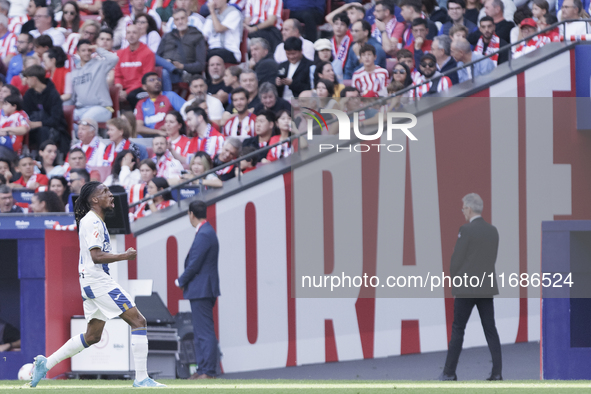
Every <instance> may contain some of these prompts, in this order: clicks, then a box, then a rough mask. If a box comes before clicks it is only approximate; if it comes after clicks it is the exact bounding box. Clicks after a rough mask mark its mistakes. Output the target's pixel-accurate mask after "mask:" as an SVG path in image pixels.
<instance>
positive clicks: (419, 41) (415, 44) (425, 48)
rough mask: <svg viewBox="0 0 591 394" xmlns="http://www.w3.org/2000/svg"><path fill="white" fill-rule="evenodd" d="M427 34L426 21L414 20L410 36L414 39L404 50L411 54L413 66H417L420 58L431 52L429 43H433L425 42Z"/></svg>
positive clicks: (427, 25) (427, 26)
mask: <svg viewBox="0 0 591 394" xmlns="http://www.w3.org/2000/svg"><path fill="white" fill-rule="evenodd" d="M428 34H429V24H428V22H427V20H426V19H422V18H416V19H414V20H413V21H412V35H413V37H414V39H413V40H412V42H411V43H410V44H409V45H407V46H405V47H404V49H408V50H409V51H411V52H412V54H413V57H414V59H415V64H419V63H420V60H421V57H422V56H423V55H424V54H425V53H429V52H430V51H431V43H432V42H433V41H432V40H427V35H428Z"/></svg>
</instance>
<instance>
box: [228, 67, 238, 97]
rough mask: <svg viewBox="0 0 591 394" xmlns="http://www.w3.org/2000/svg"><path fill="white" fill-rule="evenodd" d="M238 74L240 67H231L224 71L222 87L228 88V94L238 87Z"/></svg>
mask: <svg viewBox="0 0 591 394" xmlns="http://www.w3.org/2000/svg"><path fill="white" fill-rule="evenodd" d="M240 74H242V69H241V68H240V66H231V67H228V68H227V69H226V71H224V86H225V87H226V88H230V89H231V90H230V92H231V91H232V90H234V89H236V88H239V87H240ZM230 99H231V98H230Z"/></svg>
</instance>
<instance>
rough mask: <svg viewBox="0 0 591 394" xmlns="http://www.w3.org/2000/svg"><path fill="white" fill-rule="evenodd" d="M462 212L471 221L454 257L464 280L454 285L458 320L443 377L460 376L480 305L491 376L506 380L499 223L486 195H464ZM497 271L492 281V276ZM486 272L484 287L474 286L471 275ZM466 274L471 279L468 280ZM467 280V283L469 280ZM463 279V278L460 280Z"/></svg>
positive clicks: (463, 229) (453, 267)
mask: <svg viewBox="0 0 591 394" xmlns="http://www.w3.org/2000/svg"><path fill="white" fill-rule="evenodd" d="M462 201H463V203H464V205H463V207H462V212H463V214H464V217H465V218H466V221H467V222H468V223H467V224H465V225H463V226H462V227H461V228H460V233H459V234H458V240H457V242H456V246H455V248H454V253H453V255H452V257H451V266H450V276H451V278H452V283H456V281H454V280H453V279H454V277H456V276H458V277H461V278H462V284H461V285H459V286H455V285H454V287H453V288H452V295H454V296H455V302H454V322H453V325H452V329H451V340H450V341H449V350H448V352H447V358H446V360H445V367H444V368H443V373H442V374H441V375H440V376H439V380H457V379H458V378H457V376H456V367H457V365H458V360H459V358H460V353H461V351H462V343H463V342H464V330H465V328H466V324H467V323H468V319H469V318H470V314H471V313H472V309H473V308H474V306H476V307H477V308H478V313H479V314H480V321H481V322H482V328H483V329H484V335H485V337H486V342H487V343H488V348H489V350H490V353H491V356H492V362H493V367H492V373H491V375H490V377H488V378H487V380H503V377H502V376H501V369H502V360H501V342H500V340H499V334H498V333H497V328H496V326H495V310H494V305H493V298H492V297H493V295H496V294H499V290H498V288H497V282H496V272H495V262H496V260H497V251H498V247H499V233H498V231H497V229H496V227H495V226H493V225H491V224H489V223H487V222H486V221H485V220H484V219H483V218H482V216H480V215H481V213H482V207H483V203H482V198H480V196H479V195H478V194H476V193H471V194H468V195H466V196H464V198H463V199H462ZM490 273H492V274H493V281H492V283H491V280H490V277H487V275H490ZM483 274H484V275H485V282H484V283H483V284H482V287H472V286H470V280H469V279H470V277H472V276H477V277H478V279H479V280H481V279H482V276H483ZM464 275H466V276H467V278H468V280H467V281H465V280H464ZM466 282H467V283H466ZM457 283H459V281H457Z"/></svg>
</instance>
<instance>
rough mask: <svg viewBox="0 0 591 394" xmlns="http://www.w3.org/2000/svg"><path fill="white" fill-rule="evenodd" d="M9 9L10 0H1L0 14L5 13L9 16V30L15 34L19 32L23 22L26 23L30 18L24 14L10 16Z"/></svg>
mask: <svg viewBox="0 0 591 394" xmlns="http://www.w3.org/2000/svg"><path fill="white" fill-rule="evenodd" d="M9 11H10V2H9V1H8V0H0V14H2V15H5V16H6V17H7V18H8V31H9V32H11V33H14V34H19V33H20V32H21V27H22V26H23V23H25V22H26V21H27V20H28V18H27V16H26V15H24V14H23V15H19V16H15V17H14V18H10V17H9V16H8V12H9Z"/></svg>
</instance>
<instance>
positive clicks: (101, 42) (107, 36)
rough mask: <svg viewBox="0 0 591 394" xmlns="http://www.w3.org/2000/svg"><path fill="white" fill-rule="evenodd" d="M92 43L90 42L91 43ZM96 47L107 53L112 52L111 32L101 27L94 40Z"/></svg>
mask: <svg viewBox="0 0 591 394" xmlns="http://www.w3.org/2000/svg"><path fill="white" fill-rule="evenodd" d="M91 42H92V41H91ZM96 45H97V46H98V47H99V48H103V49H104V50H105V51H107V52H113V30H111V29H109V28H108V27H103V28H102V29H101V30H100V31H99V34H98V38H97V39H96Z"/></svg>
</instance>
